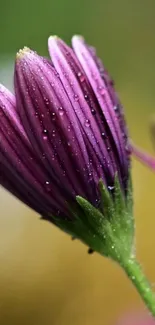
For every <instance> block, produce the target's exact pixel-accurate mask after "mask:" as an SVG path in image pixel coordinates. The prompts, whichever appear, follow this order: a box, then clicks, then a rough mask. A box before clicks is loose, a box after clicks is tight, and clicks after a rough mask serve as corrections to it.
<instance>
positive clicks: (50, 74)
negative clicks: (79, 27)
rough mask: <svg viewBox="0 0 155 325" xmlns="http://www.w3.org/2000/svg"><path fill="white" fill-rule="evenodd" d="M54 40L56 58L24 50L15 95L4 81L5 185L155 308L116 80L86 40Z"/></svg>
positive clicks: (0, 152) (0, 127)
mask: <svg viewBox="0 0 155 325" xmlns="http://www.w3.org/2000/svg"><path fill="white" fill-rule="evenodd" d="M48 46H49V53H50V56H51V60H49V59H46V58H43V57H41V56H39V55H37V54H36V52H33V51H31V50H30V49H28V48H24V49H23V50H20V51H19V53H18V54H17V58H16V64H15V97H14V96H13V95H12V94H11V93H10V92H9V91H8V90H7V89H5V88H4V87H3V86H1V87H0V115H1V122H0V157H1V158H0V163H1V174H0V181H1V184H2V185H3V186H4V187H5V188H6V189H8V190H9V191H10V192H11V193H13V194H14V195H15V196H17V197H18V198H19V199H20V200H22V201H23V202H24V203H26V204H27V205H29V206H30V207H31V208H32V209H34V210H35V211H37V212H38V213H39V214H40V215H41V216H42V218H43V219H46V220H48V221H51V222H52V223H54V224H55V225H56V226H58V227H59V228H61V229H62V230H64V231H66V232H67V233H69V234H71V235H72V236H74V237H76V238H78V239H80V240H82V241H83V242H84V243H85V244H86V245H88V246H89V247H90V248H91V249H90V251H92V250H94V251H97V252H99V253H100V254H102V255H104V256H109V257H111V258H112V259H113V260H115V261H117V262H118V263H119V264H121V266H122V267H123V268H124V269H125V271H126V273H127V274H128V276H129V277H130V278H131V280H132V281H133V282H134V284H135V285H136V287H137V288H138V290H139V292H140V293H141V295H142V297H143V299H144V300H145V302H146V304H147V305H148V307H149V308H150V310H151V311H152V312H154V313H155V309H154V308H155V305H154V307H153V305H152V303H154V297H153V295H152V292H151V289H150V287H149V286H148V284H147V283H146V281H145V278H144V279H143V282H142V281H141V279H142V272H141V269H140V267H139V265H138V264H137V263H136V261H135V256H134V245H133V235H134V222H133V214H132V189H131V182H130V150H129V147H128V135H127V129H126V124H125V120H124V115H123V110H122V105H121V103H120V101H119V99H118V96H117V94H116V92H115V89H114V84H113V82H112V80H111V79H110V78H109V75H108V73H107V71H106V70H105V69H104V67H103V65H102V63H101V61H100V60H99V59H98V58H97V56H96V54H95V51H94V49H93V48H91V47H89V46H88V45H86V43H85V42H84V40H83V38H81V37H79V36H74V37H73V39H72V48H70V47H68V46H67V45H66V44H65V43H64V42H63V41H62V40H61V39H59V38H58V37H50V38H49V42H48ZM133 274H134V277H133ZM151 308H152V309H151Z"/></svg>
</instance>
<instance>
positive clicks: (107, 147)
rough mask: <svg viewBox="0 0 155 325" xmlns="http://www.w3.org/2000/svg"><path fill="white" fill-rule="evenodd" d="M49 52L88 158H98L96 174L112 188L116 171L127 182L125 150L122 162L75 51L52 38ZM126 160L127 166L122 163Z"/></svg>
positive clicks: (116, 135)
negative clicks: (68, 100) (77, 124)
mask: <svg viewBox="0 0 155 325" xmlns="http://www.w3.org/2000/svg"><path fill="white" fill-rule="evenodd" d="M49 52H50V55H51V58H52V62H53V64H54V66H55V68H56V70H57V71H58V73H59V75H60V79H61V81H62V83H63V85H64V87H65V89H66V92H67V94H68V97H69V99H70V101H71V103H72V105H73V108H74V110H75V113H76V115H77V118H78V120H79V122H80V125H81V128H82V130H83V135H84V139H85V142H86V143H87V147H88V143H89V148H91V155H90V152H89V150H88V152H89V156H90V157H92V159H93V160H95V159H96V158H97V160H98V163H97V164H96V168H97V169H96V173H97V174H98V172H99V173H100V177H101V178H102V179H103V180H104V182H105V183H109V185H110V183H111V184H112V182H113V178H114V174H115V173H116V171H117V172H118V174H119V175H120V174H122V180H123V181H124V178H125V179H126V178H127V175H128V168H127V167H128V165H127V163H128V162H127V159H126V156H127V153H126V150H125V149H124V147H123V150H124V154H125V158H124V157H123V158H122V155H120V154H119V152H118V151H117V147H116V145H117V143H118V139H117V137H118V134H115V137H116V141H115V138H114V137H113V134H111V130H110V126H109V124H108V123H107V121H106V119H105V117H104V114H103V110H101V108H100V106H99V104H100V103H98V101H97V99H96V97H95V95H96V94H94V92H93V90H92V88H91V86H90V84H89V82H88V79H87V75H86V74H85V72H84V70H83V68H82V67H81V65H80V64H79V62H78V60H77V58H76V56H75V54H74V52H73V50H72V49H70V48H69V47H68V46H67V45H66V44H65V43H64V42H63V41H62V40H60V39H58V38H57V37H50V38H49ZM107 92H108V91H107ZM105 109H107V108H105ZM92 110H93V114H92ZM112 110H113V106H112ZM94 112H95V114H94ZM115 118H116V117H115ZM86 121H87V122H86ZM116 124H117V123H116ZM118 126H119V124H118ZM115 142H116V143H115ZM122 146H123V145H122ZM119 149H120V147H119ZM125 159H126V165H124V164H123V162H122V161H123V160H125ZM93 166H94V165H93ZM122 167H123V169H122Z"/></svg>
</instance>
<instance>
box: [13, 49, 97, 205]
mask: <svg viewBox="0 0 155 325" xmlns="http://www.w3.org/2000/svg"><path fill="white" fill-rule="evenodd" d="M15 91H16V98H17V106H18V111H19V114H20V117H21V120H22V122H23V125H24V128H25V130H26V133H27V135H28V137H29V139H30V141H31V143H32V146H33V148H34V150H35V151H36V154H37V156H38V158H41V157H42V155H43V154H44V153H46V159H44V160H43V163H44V164H45V166H46V168H48V171H49V173H50V175H51V177H52V179H53V182H54V181H55V182H57V183H58V184H60V182H61V183H62V184H63V188H64V191H67V193H72V195H73V196H75V195H76V194H79V195H82V196H84V197H87V198H89V199H90V201H91V202H92V201H94V200H96V195H97V194H96V186H95V183H94V178H92V177H91V176H90V175H91V174H92V166H91V164H90V161H89V156H88V153H87V150H86V144H85V141H84V139H83V129H82V128H81V125H80V123H79V120H78V119H77V116H76V113H75V111H74V108H73V106H72V103H71V102H70V100H69V98H68V96H67V95H68V94H66V91H65V89H64V87H63V85H62V83H61V80H60V77H59V75H58V73H57V72H56V70H55V69H54V68H53V66H52V65H51V64H49V62H48V60H46V59H43V58H42V57H39V56H38V55H37V54H36V53H34V52H32V51H30V50H29V51H28V50H24V52H22V53H20V54H19V57H18V58H17V62H16V70H15ZM90 185H91V186H90Z"/></svg>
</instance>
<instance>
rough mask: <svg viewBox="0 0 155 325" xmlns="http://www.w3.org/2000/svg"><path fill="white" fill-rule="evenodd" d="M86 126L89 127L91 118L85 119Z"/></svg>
mask: <svg viewBox="0 0 155 325" xmlns="http://www.w3.org/2000/svg"><path fill="white" fill-rule="evenodd" d="M85 126H86V127H87V128H88V127H89V126H90V121H89V120H85Z"/></svg>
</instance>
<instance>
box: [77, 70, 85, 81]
mask: <svg viewBox="0 0 155 325" xmlns="http://www.w3.org/2000/svg"><path fill="white" fill-rule="evenodd" d="M78 77H79V79H80V81H81V82H84V80H85V77H84V75H83V74H82V73H81V72H80V71H79V72H78Z"/></svg>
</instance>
